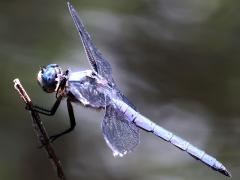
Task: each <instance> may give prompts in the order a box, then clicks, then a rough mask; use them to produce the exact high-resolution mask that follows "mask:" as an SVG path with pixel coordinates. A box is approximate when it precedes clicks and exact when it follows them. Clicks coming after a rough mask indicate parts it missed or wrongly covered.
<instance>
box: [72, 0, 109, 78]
mask: <svg viewBox="0 0 240 180" xmlns="http://www.w3.org/2000/svg"><path fill="white" fill-rule="evenodd" d="M68 8H69V11H70V14H71V16H72V19H73V22H74V24H75V26H76V28H77V30H78V32H79V35H80V38H81V40H82V43H83V46H84V49H85V52H86V54H87V57H88V60H89V62H90V64H91V66H92V68H93V70H94V71H95V72H96V73H98V74H99V75H101V76H102V77H104V78H106V79H107V80H108V81H109V82H113V78H112V69H111V66H110V64H109V63H108V61H107V60H106V59H105V58H104V57H103V55H102V53H101V52H100V51H99V50H98V49H97V47H96V46H95V44H94V43H93V41H92V39H91V37H90V35H89V34H88V32H87V31H86V29H85V27H84V25H83V24H82V22H81V20H80V17H79V15H78V13H77V11H76V10H75V9H74V7H73V6H72V5H71V4H70V3H69V2H68Z"/></svg>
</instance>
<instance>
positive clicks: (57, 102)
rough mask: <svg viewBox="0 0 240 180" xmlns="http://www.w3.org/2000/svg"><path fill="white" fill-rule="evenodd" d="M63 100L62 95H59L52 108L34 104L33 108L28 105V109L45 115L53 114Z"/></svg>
mask: <svg viewBox="0 0 240 180" xmlns="http://www.w3.org/2000/svg"><path fill="white" fill-rule="evenodd" d="M61 100H62V96H59V97H57V100H56V102H55V103H54V104H53V106H52V108H51V109H50V110H48V109H45V108H43V107H40V106H35V105H33V106H32V107H31V108H30V107H29V106H27V107H26V109H27V110H34V111H36V112H38V113H40V114H44V115H47V116H53V115H54V114H55V113H56V111H57V109H58V107H59V105H60V103H61Z"/></svg>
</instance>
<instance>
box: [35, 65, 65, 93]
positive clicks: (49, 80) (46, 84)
mask: <svg viewBox="0 0 240 180" xmlns="http://www.w3.org/2000/svg"><path fill="white" fill-rule="evenodd" d="M61 75H62V71H61V68H60V67H59V66H58V65H57V64H50V65H48V66H47V67H43V68H41V69H40V71H39V72H38V77H37V80H38V84H39V85H40V86H41V87H42V89H43V90H44V91H46V92H48V93H52V92H54V91H56V89H57V85H58V83H59V77H60V76H61Z"/></svg>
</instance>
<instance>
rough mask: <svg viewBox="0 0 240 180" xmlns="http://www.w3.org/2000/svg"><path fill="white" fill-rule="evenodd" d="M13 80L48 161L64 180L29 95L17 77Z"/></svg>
mask: <svg viewBox="0 0 240 180" xmlns="http://www.w3.org/2000/svg"><path fill="white" fill-rule="evenodd" d="M13 82H14V88H15V89H16V90H17V91H18V93H19V95H20V97H21V98H22V99H23V101H24V102H25V104H26V105H27V106H28V107H29V109H30V110H29V112H30V114H31V116H32V124H33V128H34V131H35V132H36V134H37V137H38V140H39V142H40V143H41V146H42V147H43V148H44V149H45V151H46V153H47V154H48V157H49V159H50V161H51V162H52V164H53V166H54V169H56V171H57V175H58V178H59V179H61V180H66V177H65V175H64V172H63V167H62V165H61V162H60V160H59V159H58V157H57V156H56V153H55V151H54V149H53V147H52V145H51V143H50V142H49V137H48V134H47V132H46V130H45V127H44V125H43V123H42V121H41V119H40V116H39V114H38V113H37V112H36V111H33V110H31V109H32V106H33V103H32V101H31V99H30V97H29V96H28V94H27V92H26V91H25V89H24V88H23V86H22V85H21V83H20V81H19V79H15V80H14V81H13Z"/></svg>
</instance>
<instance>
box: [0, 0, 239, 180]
mask: <svg viewBox="0 0 240 180" xmlns="http://www.w3.org/2000/svg"><path fill="white" fill-rule="evenodd" d="M71 2H72V3H73V5H74V6H75V7H76V9H77V10H78V11H79V13H80V16H81V18H82V20H83V22H84V24H85V25H86V27H87V29H88V31H89V32H90V34H91V35H92V37H93V39H94V41H95V42H96V44H97V46H98V47H99V48H100V49H101V51H102V52H103V54H104V55H105V56H106V57H107V58H108V59H109V62H110V63H111V65H112V67H113V73H114V78H115V80H116V82H117V83H118V85H119V87H120V88H121V90H122V91H123V92H124V94H126V95H127V96H128V97H129V98H130V99H131V100H132V101H133V102H134V103H135V104H136V106H137V107H138V109H139V111H140V112H141V113H142V114H144V115H146V116H147V117H149V118H150V119H152V120H153V121H155V122H156V123H158V124H160V125H161V126H163V127H165V128H167V129H169V130H171V131H173V132H175V133H176V134H178V135H179V136H181V137H182V138H185V139H186V140H189V141H190V142H192V144H194V145H197V146H198V147H199V148H201V149H204V150H206V152H208V153H209V154H211V155H213V156H215V157H216V158H217V159H219V160H220V161H221V162H223V164H224V165H226V167H227V168H228V169H229V170H230V171H231V172H232V175H233V178H232V179H233V180H237V179H239V178H240V49H239V48H240V46H239V45H240V43H239V40H240V2H239V1H237V0H232V1H228V0H211V1H206V0H205V1H204V0H181V1H180V0H171V1H169V0H131V1H130V0H121V1H114V0H102V1H99V0H91V1H89V0H81V1H80V0H79V1H78V0H75V1H74V0H73V1H71ZM49 63H57V64H59V65H61V66H62V67H63V68H65V69H66V68H71V70H72V71H77V70H83V69H87V68H89V65H88V62H87V59H86V56H85V54H84V51H83V48H82V45H81V43H80V41H79V38H78V34H77V31H76V29H75V27H74V26H73V23H72V19H71V17H70V15H69V12H68V9H67V6H66V1H64V0H51V1H49V0H41V1H39V0H38V1H37V0H22V1H17V0H11V1H7V0H1V1H0V72H1V78H0V81H1V82H0V85H1V88H0V96H1V97H0V99H1V100H0V112H1V116H0V119H1V126H0V142H1V153H0V179H4V180H32V179H34V180H41V179H46V180H47V179H57V178H56V177H55V172H54V171H53V169H52V166H51V164H50V162H49V161H48V160H47V157H46V154H45V153H44V151H42V150H39V149H37V146H38V143H37V141H36V137H35V134H34V132H33V130H32V127H31V119H30V115H29V114H28V112H27V111H25V110H24V105H23V103H22V102H21V100H20V99H19V96H18V94H17V93H16V91H15V90H14V89H13V83H12V80H13V79H14V78H17V77H18V78H19V79H20V80H21V82H22V84H23V85H24V87H25V88H26V90H27V91H28V93H29V94H30V96H31V98H32V100H33V102H34V103H36V104H40V105H44V106H47V107H50V106H51V105H52V104H53V102H54V100H55V96H54V95H53V94H46V93H44V92H43V91H42V90H41V89H40V87H39V86H38V85H37V83H36V74H37V72H38V70H39V67H40V66H43V65H47V64H49ZM74 110H75V113H76V119H77V127H76V130H75V131H74V132H73V133H71V134H69V135H66V136H64V137H63V138H61V139H59V140H58V141H56V142H55V143H54V147H55V149H56V152H57V154H58V156H59V157H60V159H61V160H62V164H63V166H64V169H65V171H66V175H67V177H68V179H69V180H70V179H71V180H77V179H78V180H79V179H85V180H87V179H89V180H90V179H97V180H101V179H104V180H106V179H109V180H110V179H112V180H115V179H125V180H128V179H138V180H141V179H148V180H159V179H161V180H183V179H194V180H198V179H199V180H200V179H201V180H202V179H205V180H214V179H216V180H220V179H225V177H224V176H222V175H221V174H219V173H216V172H214V171H212V170H211V169H210V168H208V167H206V166H204V165H203V164H201V163H200V162H198V161H196V160H194V159H193V158H191V157H190V156H188V155H187V154H186V153H184V152H182V151H180V150H178V149H176V148H175V147H173V146H172V145H169V144H168V143H166V142H163V141H162V140H160V139H158V138H156V137H154V136H153V135H152V134H148V133H145V132H142V133H141V134H142V136H141V145H140V146H139V147H138V148H137V149H136V150H135V151H134V152H133V153H130V154H128V155H126V156H124V157H123V158H114V157H113V156H112V152H111V150H110V149H109V148H108V147H107V145H106V144H105V142H104V139H103V136H102V134H101V128H100V122H101V119H102V118H103V115H104V113H103V112H100V113H99V112H96V111H93V110H89V109H87V108H83V107H81V106H77V105H75V106H74ZM42 119H43V121H44V123H45V125H46V127H47V129H48V131H49V134H54V133H56V132H59V131H61V130H63V129H65V128H66V127H67V126H69V122H68V115H67V111H66V104H65V103H63V104H62V105H61V107H60V109H59V111H58V112H57V114H56V116H54V117H42Z"/></svg>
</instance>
